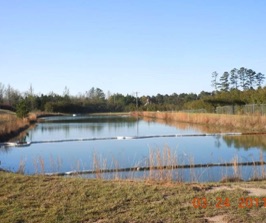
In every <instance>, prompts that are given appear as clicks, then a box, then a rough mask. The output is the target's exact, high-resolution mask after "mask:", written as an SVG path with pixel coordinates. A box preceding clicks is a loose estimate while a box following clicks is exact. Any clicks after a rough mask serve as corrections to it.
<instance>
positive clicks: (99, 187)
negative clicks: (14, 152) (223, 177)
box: [0, 172, 266, 223]
mask: <svg viewBox="0 0 266 223" xmlns="http://www.w3.org/2000/svg"><path fill="white" fill-rule="evenodd" d="M264 184H265V182H263V181H262V182H249V183H247V182H243V183H231V184H218V183H207V184H186V183H169V182H168V183H159V182H151V181H128V180H117V181H104V180H91V179H90V180H88V179H82V178H66V177H50V176H24V175H19V174H13V173H5V172H0V219H1V222H2V223H5V222H206V221H207V220H206V219H208V218H212V217H214V216H223V215H224V219H226V220H227V221H230V222H263V220H264V216H265V214H266V209H265V208H264V202H263V198H264V197H263V196H262V195H261V194H260V196H255V197H254V196H253V198H254V199H255V198H257V199H258V200H259V202H258V205H257V204H256V203H254V204H253V206H252V207H249V208H239V203H240V201H241V198H248V197H250V196H249V192H248V191H246V190H245V189H243V188H250V187H251V188H261V190H263V189H264V188H265V186H264ZM220 186H223V187H226V189H225V188H224V189H223V188H220V189H219V187H220ZM238 187H241V189H240V188H238ZM217 188H218V189H217ZM251 197H252V196H251ZM265 197H266V196H265ZM195 198H200V199H202V198H205V199H206V200H207V202H208V204H207V206H206V208H205V207H202V205H203V206H204V204H203V203H202V204H201V205H200V206H201V207H194V206H195V204H194V206H193V202H192V201H193V199H195ZM217 198H221V200H222V201H221V203H220V206H221V207H219V208H218V207H217V203H218V202H219V200H217ZM226 198H228V199H229V201H230V205H229V206H224V205H225V202H224V201H225V199H226ZM254 201H255V200H254Z"/></svg>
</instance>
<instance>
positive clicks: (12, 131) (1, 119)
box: [0, 113, 37, 142]
mask: <svg viewBox="0 0 266 223" xmlns="http://www.w3.org/2000/svg"><path fill="white" fill-rule="evenodd" d="M36 120H37V116H36V115H35V114H30V115H29V116H28V118H23V119H19V118H17V116H16V115H15V114H13V113H0V142H6V141H8V140H9V139H11V138H13V137H16V136H18V135H19V134H20V133H21V132H23V131H25V130H26V129H27V128H29V127H30V125H31V124H32V123H34V122H36Z"/></svg>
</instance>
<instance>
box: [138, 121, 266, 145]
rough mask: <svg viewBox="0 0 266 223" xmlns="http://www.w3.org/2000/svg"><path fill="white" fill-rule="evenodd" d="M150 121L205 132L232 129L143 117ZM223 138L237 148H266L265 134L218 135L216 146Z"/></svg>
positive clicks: (221, 131)
mask: <svg viewBox="0 0 266 223" xmlns="http://www.w3.org/2000/svg"><path fill="white" fill-rule="evenodd" d="M143 119H144V120H145V121H148V122H158V123H161V124H166V125H170V126H175V127H176V128H179V129H184V130H188V129H195V130H198V131H200V132H204V133H223V132H229V131H230V130H231V129H228V128H221V127H219V128H218V127H215V126H210V125H200V124H190V123H183V122H176V121H171V120H163V119H154V118H143ZM221 140H224V141H225V143H226V145H227V146H228V147H235V148H237V149H240V148H244V149H245V150H248V149H249V148H252V147H256V148H261V149H263V150H266V137H265V135H263V134H262V135H240V136H223V137H221V136H216V137H215V146H216V147H217V148H219V147H220V146H221Z"/></svg>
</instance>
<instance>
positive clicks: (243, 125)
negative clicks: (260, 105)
mask: <svg viewBox="0 0 266 223" xmlns="http://www.w3.org/2000/svg"><path fill="white" fill-rule="evenodd" d="M133 115H139V116H141V117H147V118H153V119H162V120H165V121H174V122H184V123H192V124H201V125H205V126H214V127H222V128H226V129H228V131H246V132H258V131H260V132H261V131H263V132H266V116H262V115H225V114H206V113H202V114H201V113H181V112H138V113H133Z"/></svg>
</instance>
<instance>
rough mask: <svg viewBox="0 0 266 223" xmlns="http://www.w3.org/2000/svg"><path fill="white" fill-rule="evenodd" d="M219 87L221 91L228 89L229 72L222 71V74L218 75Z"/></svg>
mask: <svg viewBox="0 0 266 223" xmlns="http://www.w3.org/2000/svg"><path fill="white" fill-rule="evenodd" d="M220 89H221V90H222V91H228V90H229V73H228V72H224V73H223V75H222V76H221V77H220Z"/></svg>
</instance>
